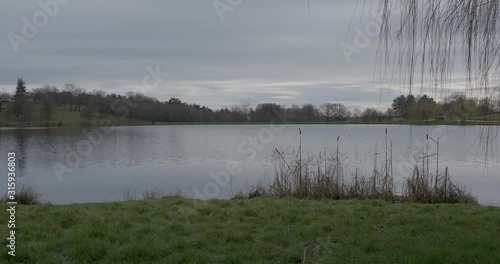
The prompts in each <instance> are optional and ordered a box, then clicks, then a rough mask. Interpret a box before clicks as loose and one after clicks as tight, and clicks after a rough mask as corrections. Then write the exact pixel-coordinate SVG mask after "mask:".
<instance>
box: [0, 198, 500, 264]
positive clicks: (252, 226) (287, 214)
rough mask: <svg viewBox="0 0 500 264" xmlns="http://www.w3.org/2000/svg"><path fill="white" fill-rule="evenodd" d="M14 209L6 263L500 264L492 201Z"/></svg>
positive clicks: (174, 202)
mask: <svg viewBox="0 0 500 264" xmlns="http://www.w3.org/2000/svg"><path fill="white" fill-rule="evenodd" d="M6 208H7V205H5V204H2V205H0V210H2V211H5V209H6ZM16 209H17V210H16V217H17V219H18V220H17V221H16V242H17V245H19V246H18V247H17V248H16V257H14V258H10V257H9V256H8V255H7V250H2V251H1V252H0V259H2V260H5V262H9V263H436V262H437V263H473V262H474V263H500V236H498V232H500V229H499V228H500V226H499V223H498V221H497V219H500V208H498V207H483V206H478V205H470V204H455V205H449V204H448V205H446V204H439V205H435V204H413V203H405V204H398V203H389V202H385V201H381V200H343V201H337V200H331V199H323V200H306V199H297V198H291V197H288V198H277V197H266V198H254V199H252V200H213V201H197V200H190V199H185V198H170V199H159V200H141V201H124V202H116V203H102V204H99V203H96V204H73V205H45V204H40V205H20V206H19V207H18V208H16ZM8 220H9V219H8V218H6V217H0V234H2V235H6V234H7V232H8V228H7V221H8ZM6 243H7V240H4V241H3V242H2V243H1V246H2V247H3V248H6Z"/></svg>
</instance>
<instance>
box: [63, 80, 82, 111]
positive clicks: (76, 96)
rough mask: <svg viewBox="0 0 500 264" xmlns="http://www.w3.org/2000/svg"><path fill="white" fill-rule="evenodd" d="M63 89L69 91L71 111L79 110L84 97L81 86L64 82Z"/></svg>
mask: <svg viewBox="0 0 500 264" xmlns="http://www.w3.org/2000/svg"><path fill="white" fill-rule="evenodd" d="M63 90H64V91H67V92H69V95H70V96H71V97H70V100H71V103H70V105H74V108H73V109H72V111H76V110H78V111H80V110H81V107H82V104H83V101H84V97H85V90H84V89H83V88H80V87H78V86H76V85H75V84H73V83H66V84H64V88H63Z"/></svg>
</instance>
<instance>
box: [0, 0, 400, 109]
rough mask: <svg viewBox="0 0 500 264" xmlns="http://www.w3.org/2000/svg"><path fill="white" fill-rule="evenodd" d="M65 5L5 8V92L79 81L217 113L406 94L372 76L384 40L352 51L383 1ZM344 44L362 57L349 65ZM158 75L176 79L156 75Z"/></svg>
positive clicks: (0, 16)
mask: <svg viewBox="0 0 500 264" xmlns="http://www.w3.org/2000/svg"><path fill="white" fill-rule="evenodd" d="M55 1H56V0H41V1H40V2H44V3H45V2H47V3H58V2H55ZM59 2H61V3H58V4H57V7H56V6H54V5H49V8H44V7H42V6H40V4H39V2H38V1H1V2H0V10H1V11H0V35H1V41H0V45H1V46H0V59H1V62H2V63H1V64H0V88H4V89H5V90H6V91H10V92H13V91H14V89H15V82H16V80H17V78H18V77H23V78H24V79H25V80H26V81H27V84H28V88H30V89H31V88H36V87H40V86H42V85H43V84H46V83H48V84H52V85H56V86H58V87H62V84H64V83H75V84H78V85H79V86H81V87H83V88H85V89H87V90H93V89H102V90H105V91H106V92H108V93H122V94H123V93H125V92H127V91H138V92H143V93H144V94H146V95H149V96H154V97H157V98H158V99H160V100H167V99H168V98H170V97H179V98H180V99H181V100H183V101H187V102H189V103H198V104H202V105H206V106H209V107H212V108H218V107H224V106H231V105H234V104H242V103H249V104H250V105H256V104H258V103H262V102H277V103H280V104H285V105H287V106H290V105H292V104H298V105H301V104H304V103H313V104H315V105H320V104H323V103H325V102H341V103H344V104H345V105H347V106H349V107H351V108H353V107H356V106H359V107H367V106H370V107H378V108H380V109H386V108H387V107H389V102H390V101H392V99H393V98H394V97H395V96H397V95H399V94H400V92H401V91H400V90H398V89H392V90H390V91H389V90H384V89H380V86H379V85H378V84H377V81H376V80H375V79H374V77H373V76H374V69H375V55H376V52H375V51H376V46H377V41H376V39H374V38H372V39H371V40H370V42H369V45H368V46H362V47H359V45H356V43H355V37H356V36H358V35H359V34H360V33H359V32H358V31H356V28H358V27H359V28H360V29H361V30H362V31H364V30H365V26H366V24H367V19H370V12H372V11H376V8H377V3H378V2H376V1H368V2H367V4H366V5H365V6H364V8H363V6H362V5H361V6H359V5H358V7H357V9H356V2H357V1H353V0H310V11H309V10H308V3H307V0H241V4H239V5H235V6H230V8H228V6H229V5H230V3H236V4H237V3H238V0H220V2H219V3H222V5H218V6H219V8H220V9H219V12H217V10H216V8H215V7H214V1H213V0H175V1H174V0H170V1H169V0H167V1H165V0H146V1H137V0H107V1H97V0H64V1H63V0H59ZM63 2H64V3H63ZM65 2H68V3H65ZM361 2H363V1H361ZM370 3H373V6H371V4H370ZM223 8H228V9H227V10H226V12H223V11H224V9H223ZM47 10H48V11H47ZM44 14H45V15H44ZM353 14H354V18H353V21H352V25H351V27H349V24H350V21H351V17H352V16H353ZM221 18H223V20H221ZM372 20H373V18H372ZM26 21H29V22H28V23H26ZM26 24H31V25H28V26H26ZM32 28H35V30H36V31H37V32H35V33H33V32H32V31H31V29H32ZM23 29H24V30H23ZM348 31H349V32H348ZM348 33H349V34H348ZM345 40H346V41H347V43H349V45H353V46H354V47H356V49H357V52H358V53H354V54H352V56H350V61H349V60H348V59H347V58H346V56H345V55H344V53H343V51H342V49H341V47H340V43H342V42H343V41H345ZM358 48H359V49H358ZM16 51H17V52H16ZM157 69H159V70H160V72H163V73H167V72H168V74H164V75H161V76H159V77H157V78H154V77H151V76H150V75H151V74H150V73H148V72H151V71H156V70H157ZM144 81H146V84H147V85H146V86H144V85H143V84H144V83H145V82H144ZM157 81H159V83H158V85H156V82H157Z"/></svg>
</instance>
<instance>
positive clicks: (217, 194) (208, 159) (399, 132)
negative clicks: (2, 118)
mask: <svg viewBox="0 0 500 264" xmlns="http://www.w3.org/2000/svg"><path fill="white" fill-rule="evenodd" d="M299 128H300V130H301V132H302V134H301V135H299ZM386 128H387V130H388V135H387V138H388V140H387V142H388V144H387V145H388V148H389V149H390V145H391V143H392V153H393V161H394V162H393V167H394V175H395V185H396V186H397V187H398V188H400V186H401V184H402V180H403V177H406V176H408V172H409V167H410V166H411V164H414V161H415V159H416V158H417V159H418V157H421V156H422V152H420V151H421V150H422V149H426V148H429V149H428V151H427V153H428V154H432V153H434V152H435V149H436V144H435V143H434V142H433V141H432V140H431V139H429V141H428V140H427V139H426V135H429V136H430V137H431V138H432V139H437V138H439V142H440V144H439V167H440V168H442V169H444V167H446V166H447V167H449V170H450V173H451V176H452V179H453V180H454V181H457V182H458V184H459V185H463V186H466V187H467V188H469V189H470V191H472V193H473V194H474V195H476V196H477V197H478V199H479V202H480V203H481V204H488V205H499V206H500V191H499V190H500V174H499V164H500V158H499V155H498V153H499V150H500V147H499V144H498V140H497V139H496V135H497V128H490V129H491V133H490V134H489V138H486V137H485V136H484V135H485V133H484V130H485V129H488V128H485V127H479V126H462V127H460V126H408V125H193V126H191V125H180V126H174V125H171V126H130V127H127V126H121V127H96V128H67V127H62V128H29V129H14V128H0V150H1V151H0V155H1V156H0V168H2V170H4V171H3V172H2V175H4V176H5V175H6V173H7V169H6V168H7V153H8V152H15V153H16V157H17V165H18V167H17V170H18V171H17V172H18V177H19V178H18V180H19V181H22V182H23V183H28V184H30V185H34V186H36V188H37V190H39V192H41V193H42V194H43V200H45V201H50V202H52V203H54V204H68V203H87V202H106V201H118V200H123V199H124V196H125V194H128V195H129V196H130V195H132V196H133V195H134V194H135V195H136V196H137V198H141V197H142V192H143V191H144V190H150V189H152V190H157V191H161V192H162V193H163V194H174V193H176V192H177V191H178V190H180V191H181V192H182V194H183V195H184V196H186V197H195V198H200V199H210V198H221V199H227V198H230V197H231V196H232V195H233V194H234V193H236V192H237V191H238V190H241V189H244V188H245V187H246V186H249V185H252V184H256V183H258V182H259V181H261V180H264V179H266V178H270V177H272V176H273V171H274V160H273V151H274V149H275V148H278V149H280V150H288V151H292V150H295V149H297V147H298V144H299V141H300V140H301V141H302V153H303V155H304V156H307V155H318V154H319V153H320V152H324V151H325V150H326V151H327V152H330V153H334V152H335V151H336V149H337V138H338V139H339V141H338V148H339V151H340V153H341V157H342V162H343V164H344V165H345V166H346V168H347V169H349V170H354V169H355V168H357V169H358V170H359V171H360V172H364V173H366V174H370V172H371V171H373V164H374V160H375V156H376V158H377V160H379V161H380V160H383V159H385V142H386V140H385V137H386V136H385V129H386ZM481 131H483V133H480V132H481ZM481 135H483V137H481ZM426 142H429V143H428V144H427V145H426ZM485 143H486V144H485ZM486 146H487V148H486ZM375 153H378V154H377V155H375ZM435 165H436V164H435V157H432V158H431V161H430V165H429V166H430V168H431V169H430V170H431V171H432V170H435ZM2 179H3V180H2V181H1V182H0V188H1V190H6V188H7V181H6V177H2ZM4 192H5V191H2V193H4Z"/></svg>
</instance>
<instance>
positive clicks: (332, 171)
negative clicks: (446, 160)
mask: <svg viewBox="0 0 500 264" xmlns="http://www.w3.org/2000/svg"><path fill="white" fill-rule="evenodd" d="M299 134H300V136H301V134H302V133H301V131H299ZM339 140H340V138H337V147H336V151H335V152H334V153H328V152H327V151H326V149H325V151H324V152H322V153H319V154H318V155H312V156H311V155H307V156H304V155H303V153H302V140H301V139H300V142H299V145H298V148H297V149H296V150H293V151H286V150H283V149H275V150H274V155H273V159H274V167H275V170H274V177H273V178H272V179H270V180H267V181H263V182H261V183H259V184H257V185H255V186H251V187H250V188H248V189H247V190H245V191H241V192H239V193H237V194H236V195H235V196H234V199H242V198H254V197H261V196H278V197H287V196H292V197H297V198H302V199H335V200H345V199H380V200H386V201H391V202H416V203H477V200H476V199H475V197H473V196H472V195H471V194H470V193H469V192H468V191H467V190H466V189H465V188H463V187H459V186H458V185H456V184H455V183H453V182H452V180H451V177H450V173H449V170H448V168H447V167H446V168H445V170H444V172H439V153H438V152H439V147H438V152H437V153H434V154H429V153H427V150H425V152H422V154H423V157H420V158H419V162H417V163H416V164H415V166H414V168H413V169H412V172H411V174H410V175H408V176H407V177H406V178H405V179H404V180H403V186H402V190H401V192H398V191H397V190H396V188H395V184H394V172H393V157H392V143H389V140H388V135H387V130H386V131H385V144H384V146H383V148H384V149H385V151H384V152H383V153H377V151H376V152H375V154H374V168H373V171H372V172H371V173H370V174H367V173H360V172H359V170H358V169H357V168H347V167H346V165H345V164H343V158H342V153H341V152H340V150H339ZM427 140H429V137H427ZM436 144H438V145H439V142H438V141H436ZM380 155H384V158H383V159H381V160H379V156H380ZM432 157H436V160H437V163H436V168H435V172H434V171H431V170H430V168H429V159H430V158H432ZM433 169H434V168H433Z"/></svg>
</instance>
